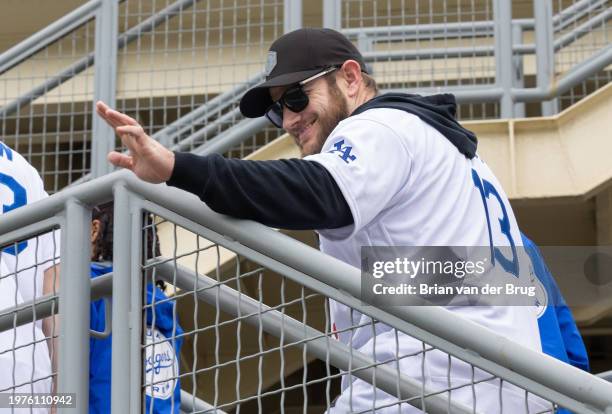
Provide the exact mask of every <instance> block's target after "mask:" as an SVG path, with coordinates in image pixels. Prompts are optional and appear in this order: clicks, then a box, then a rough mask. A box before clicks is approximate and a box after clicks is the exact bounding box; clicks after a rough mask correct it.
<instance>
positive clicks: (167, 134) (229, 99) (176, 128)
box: [152, 72, 265, 146]
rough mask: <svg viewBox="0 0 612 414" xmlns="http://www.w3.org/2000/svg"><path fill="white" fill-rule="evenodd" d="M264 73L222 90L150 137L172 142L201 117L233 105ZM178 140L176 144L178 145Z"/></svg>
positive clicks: (167, 142) (165, 142) (260, 79)
mask: <svg viewBox="0 0 612 414" xmlns="http://www.w3.org/2000/svg"><path fill="white" fill-rule="evenodd" d="M264 77H265V76H264V73H263V72H262V73H258V74H257V75H256V76H254V77H252V78H251V79H248V80H247V81H246V82H244V83H241V84H240V85H238V86H237V87H235V88H232V89H230V90H228V91H226V92H223V93H222V94H220V95H217V96H215V97H214V98H213V99H211V100H210V101H208V102H206V103H205V104H204V105H202V106H200V107H199V108H197V109H194V110H193V111H191V112H189V113H188V114H185V115H184V116H182V117H180V118H179V119H177V120H176V121H174V122H172V123H171V124H169V125H168V126H166V127H164V128H162V129H161V130H159V131H157V132H156V133H155V134H153V135H152V137H153V138H154V139H156V140H158V141H160V142H162V143H164V144H165V145H166V146H169V144H171V143H172V140H173V138H174V137H177V136H179V135H181V134H183V133H184V132H185V131H188V130H189V129H190V128H191V127H192V124H194V123H197V122H201V120H202V119H207V118H209V117H211V116H212V115H214V114H218V113H219V112H221V111H222V110H223V109H225V108H227V107H229V106H231V105H233V104H234V103H236V101H238V100H239V99H240V98H242V94H243V93H244V92H246V91H247V90H248V89H250V88H251V87H252V86H254V85H256V84H258V83H259V82H261V81H263V79H264ZM180 144H181V143H180V142H179V143H178V144H177V145H180Z"/></svg>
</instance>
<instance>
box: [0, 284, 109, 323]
mask: <svg viewBox="0 0 612 414" xmlns="http://www.w3.org/2000/svg"><path fill="white" fill-rule="evenodd" d="M83 276H84V277H89V275H83ZM112 279H113V274H112V273H107V274H104V275H101V276H98V277H96V278H95V279H92V280H91V300H92V301H94V300H98V299H101V298H103V297H110V296H112V293H113V280H112ZM60 289H61V287H60ZM58 294H59V292H58ZM9 312H10V313H9ZM58 312H59V296H58V295H53V294H48V295H43V296H40V297H39V298H37V299H35V300H32V301H27V302H24V303H21V304H20V305H18V306H14V307H12V308H6V309H2V310H0V332H4V331H7V330H9V329H13V328H14V327H17V326H21V325H26V324H28V323H31V322H33V321H34V315H36V320H40V319H44V318H48V317H49V316H51V315H54V314H57V313H58Z"/></svg>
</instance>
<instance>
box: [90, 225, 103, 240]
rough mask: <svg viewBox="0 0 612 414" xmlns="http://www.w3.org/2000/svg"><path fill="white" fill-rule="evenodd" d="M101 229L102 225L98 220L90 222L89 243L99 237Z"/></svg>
mask: <svg viewBox="0 0 612 414" xmlns="http://www.w3.org/2000/svg"><path fill="white" fill-rule="evenodd" d="M101 229H102V223H101V222H100V220H98V219H94V220H92V221H91V242H92V243H93V242H95V241H96V240H97V239H98V237H99V236H100V231H101Z"/></svg>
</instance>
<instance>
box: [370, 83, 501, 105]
mask: <svg viewBox="0 0 612 414" xmlns="http://www.w3.org/2000/svg"><path fill="white" fill-rule="evenodd" d="M387 92H401V93H416V94H419V95H435V94H439V93H451V94H453V95H455V99H456V100H457V103H460V104H463V103H481V102H498V101H499V100H500V99H501V97H502V95H503V93H504V91H503V90H502V89H501V88H498V87H496V86H494V85H492V86H491V87H488V88H487V87H485V86H484V85H476V86H464V87H460V86H448V87H446V86H440V87H432V88H410V87H408V88H404V89H384V90H382V93H387Z"/></svg>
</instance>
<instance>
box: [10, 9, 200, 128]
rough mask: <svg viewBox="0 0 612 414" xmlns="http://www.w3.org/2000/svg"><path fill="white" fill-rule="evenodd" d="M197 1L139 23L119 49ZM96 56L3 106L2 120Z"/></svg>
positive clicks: (91, 54)
mask: <svg viewBox="0 0 612 414" xmlns="http://www.w3.org/2000/svg"><path fill="white" fill-rule="evenodd" d="M195 1H196V0H178V1H177V2H175V3H174V4H172V5H170V6H168V7H166V8H165V9H163V10H160V11H159V12H158V13H157V14H155V15H153V16H151V17H149V18H148V19H146V20H145V21H143V22H142V23H139V24H138V25H136V26H134V27H133V28H131V29H130V30H128V31H126V32H125V33H123V34H122V35H120V36H119V38H118V44H117V49H118V50H119V49H122V48H123V47H124V46H125V45H127V44H128V43H129V42H131V41H132V40H134V39H136V38H138V37H139V36H140V35H141V34H142V33H145V32H148V31H150V30H153V29H154V28H155V27H156V26H158V25H160V24H162V23H164V22H165V21H167V20H168V19H169V18H170V17H172V16H173V15H175V14H177V13H179V12H180V10H182V9H184V8H186V7H190V6H191V5H192V4H193V3H194V2H195ZM94 55H95V54H94V53H93V52H92V53H90V54H88V55H87V56H85V57H83V58H81V59H79V60H78V61H76V62H75V63H73V64H72V65H70V66H69V67H68V68H67V69H64V70H63V71H62V72H60V73H59V74H58V75H55V76H53V77H51V78H50V79H49V80H47V81H45V82H44V83H42V84H41V85H38V86H36V87H35V88H34V89H32V90H30V91H28V92H26V93H25V94H23V95H21V96H20V97H19V98H17V99H16V100H14V101H13V102H11V103H9V104H7V105H5V106H3V107H2V108H1V109H0V118H5V117H6V116H8V115H10V114H13V113H15V112H16V111H18V110H19V108H21V107H23V106H25V105H28V104H29V103H31V102H32V101H34V100H36V99H38V98H39V97H41V96H42V95H44V94H45V93H47V92H49V91H50V90H52V89H54V88H56V87H58V86H60V85H61V84H63V83H64V82H66V81H68V80H70V79H72V78H73V77H75V76H76V75H78V74H79V73H81V72H83V71H85V70H86V69H87V68H88V67H90V66H91V65H92V64H93V62H94Z"/></svg>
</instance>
